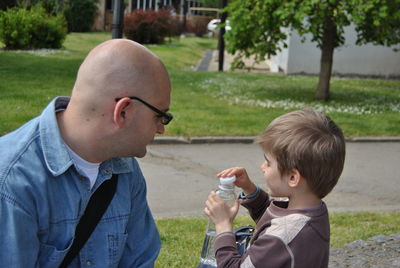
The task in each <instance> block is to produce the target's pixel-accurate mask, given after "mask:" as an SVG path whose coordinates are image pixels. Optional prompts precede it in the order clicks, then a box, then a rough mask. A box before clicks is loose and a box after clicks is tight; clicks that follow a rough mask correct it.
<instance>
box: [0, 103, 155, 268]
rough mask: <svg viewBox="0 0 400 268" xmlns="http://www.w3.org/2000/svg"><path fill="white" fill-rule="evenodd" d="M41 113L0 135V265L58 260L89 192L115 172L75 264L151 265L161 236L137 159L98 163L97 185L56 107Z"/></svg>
mask: <svg viewBox="0 0 400 268" xmlns="http://www.w3.org/2000/svg"><path fill="white" fill-rule="evenodd" d="M67 103H68V99H67V98H56V99H55V100H53V101H52V102H51V103H50V104H49V105H48V106H47V107H46V108H45V110H44V111H43V113H42V114H41V115H40V116H39V117H37V118H34V119H32V120H31V121H29V122H28V123H26V124H25V125H24V126H22V127H21V128H19V129H17V130H15V131H14V132H12V133H9V134H7V135H5V136H3V137H0V159H1V160H0V198H1V203H0V229H1V231H0V232H1V235H0V267H12V268H17V267H21V268H28V267H40V268H46V267H51V268H55V267H57V266H58V265H59V264H60V263H61V261H62V260H63V258H64V256H65V254H66V253H67V252H68V249H69V247H70V245H71V244H72V241H73V238H74V233H75V228H76V225H77V223H78V221H79V218H80V217H81V216H82V214H83V212H84V210H85V208H86V205H87V203H88V201H89V199H90V196H91V195H92V193H93V192H94V191H95V190H96V189H97V188H98V187H99V185H101V183H102V182H104V181H105V180H108V179H110V178H111V176H112V174H113V173H115V174H118V176H119V179H118V186H117V187H118V188H117V192H116V194H115V196H114V198H113V200H112V202H111V204H110V206H109V207H108V209H107V211H106V212H105V214H104V215H103V218H102V219H101V221H100V222H99V224H98V225H97V227H96V229H95V230H94V232H93V234H92V235H91V237H90V238H89V240H88V241H87V243H86V244H85V246H84V247H83V248H82V250H81V251H80V253H79V254H78V256H77V257H76V258H75V259H74V260H73V262H72V263H71V265H70V267H86V266H89V267H153V266H154V260H155V259H156V257H157V255H158V253H159V250H160V246H161V242H160V238H159V234H158V231H157V228H156V225H155V222H154V219H153V217H152V215H151V212H150V209H149V207H148V204H147V201H146V183H145V180H144V177H143V175H142V172H141V170H140V168H139V166H138V163H137V161H136V160H135V159H134V158H113V159H110V160H108V161H105V162H103V163H102V164H101V165H100V170H99V175H98V177H97V181H96V184H95V185H94V186H93V189H90V183H89V180H88V179H87V178H85V177H83V176H82V175H80V174H79V173H78V171H77V170H76V169H75V167H74V166H73V163H72V160H71V159H70V157H69V154H68V152H67V149H66V146H65V143H64V142H63V140H62V138H61V136H60V132H59V129H58V125H57V120H56V116H55V113H56V111H57V109H58V107H60V108H64V109H65V107H66V106H67Z"/></svg>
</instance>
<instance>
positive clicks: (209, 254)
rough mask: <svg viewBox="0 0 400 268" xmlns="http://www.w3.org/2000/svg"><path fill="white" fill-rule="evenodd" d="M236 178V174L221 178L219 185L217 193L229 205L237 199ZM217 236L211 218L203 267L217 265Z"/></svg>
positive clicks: (204, 249)
mask: <svg viewBox="0 0 400 268" xmlns="http://www.w3.org/2000/svg"><path fill="white" fill-rule="evenodd" d="M235 180H236V177H235V176H234V177H227V178H220V179H219V186H218V190H217V192H216V193H217V195H218V196H219V197H220V198H221V199H222V200H224V201H225V202H226V203H227V204H228V205H229V206H233V204H234V203H235V200H236V195H235V185H234V184H233V182H234V181H235ZM215 237H216V230H215V224H214V223H213V222H212V221H211V220H208V225H207V229H206V236H205V238H204V243H203V249H202V251H201V258H200V263H201V264H202V265H203V266H202V267H207V266H206V265H209V267H217V262H216V260H215V251H214V242H215Z"/></svg>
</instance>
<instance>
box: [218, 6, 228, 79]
mask: <svg viewBox="0 0 400 268" xmlns="http://www.w3.org/2000/svg"><path fill="white" fill-rule="evenodd" d="M227 2H228V0H221V2H220V7H221V9H224V8H225V7H226V5H227ZM227 16H228V14H227V13H226V12H223V13H221V16H220V22H221V24H223V23H225V21H226V17H227ZM218 32H219V34H218V50H219V54H218V71H220V72H222V71H224V51H225V41H224V34H225V26H224V27H221V28H220V29H219V31H218Z"/></svg>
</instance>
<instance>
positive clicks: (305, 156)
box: [256, 109, 345, 198]
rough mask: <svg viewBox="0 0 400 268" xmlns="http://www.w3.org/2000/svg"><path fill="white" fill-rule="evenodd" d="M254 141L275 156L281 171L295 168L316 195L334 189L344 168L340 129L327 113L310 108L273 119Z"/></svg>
mask: <svg viewBox="0 0 400 268" xmlns="http://www.w3.org/2000/svg"><path fill="white" fill-rule="evenodd" d="M256 143H259V144H260V145H261V146H262V148H263V150H264V151H265V152H268V153H270V154H272V155H273V156H274V157H275V158H276V160H277V162H278V169H279V171H280V173H281V174H288V173H289V172H291V171H292V170H293V169H297V170H298V171H299V173H300V175H301V176H302V177H303V178H304V179H305V180H306V181H307V184H308V185H309V187H310V189H311V191H312V192H314V193H315V194H316V195H317V196H318V197H319V198H323V197H325V196H326V195H327V194H328V193H329V192H330V191H331V190H332V189H333V187H334V186H335V185H336V183H337V181H338V179H339V177H340V174H341V173H342V170H343V166H344V159H345V140H344V136H343V133H342V131H341V130H340V128H339V127H338V126H337V125H336V124H335V123H334V122H333V121H332V120H331V119H330V118H329V117H328V116H326V115H324V114H322V113H319V112H317V111H315V110H312V109H303V110H299V111H294V112H290V113H287V114H284V115H282V116H280V117H278V118H276V119H275V120H273V121H272V122H271V124H270V125H269V126H268V127H267V128H266V130H265V131H264V133H263V134H261V135H260V136H259V137H257V139H256Z"/></svg>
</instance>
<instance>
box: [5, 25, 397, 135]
mask: <svg viewBox="0 0 400 268" xmlns="http://www.w3.org/2000/svg"><path fill="white" fill-rule="evenodd" d="M110 37H111V34H110V33H85V34H82V33H72V34H69V35H68V36H67V39H66V41H65V43H64V51H63V52H62V53H61V52H60V53H52V54H46V55H42V56H39V55H33V54H31V53H22V52H18V53H17V52H12V51H3V52H0V81H1V83H0V135H3V134H5V133H7V132H10V131H11V130H13V129H15V128H17V127H18V126H20V125H22V124H23V123H24V122H26V121H27V120H29V119H31V118H33V117H34V116H36V115H38V114H39V113H40V112H41V110H42V109H43V108H44V107H45V106H46V104H47V103H48V102H49V100H51V99H52V98H54V97H55V96H59V95H70V91H71V88H72V86H73V83H74V79H75V76H76V72H77V69H78V67H79V65H80V63H81V62H82V60H83V58H84V57H85V55H86V54H87V53H88V52H89V50H90V49H92V48H93V47H94V46H95V45H97V44H99V43H100V42H102V41H104V40H107V39H110ZM148 48H149V49H151V50H152V51H153V52H154V53H156V54H157V55H158V56H159V57H160V58H161V59H162V60H163V62H164V63H165V65H166V66H167V69H168V71H169V73H170V76H171V81H172V87H173V92H172V103H171V112H172V113H173V114H174V117H175V118H174V121H173V122H172V123H171V124H170V125H168V127H167V130H166V133H165V135H169V136H175V135H177V136H185V137H190V136H206V135H207V136H208V135H215V136H224V135H230V136H232V135H233V136H253V135H258V134H259V133H260V132H261V131H262V130H263V129H264V128H265V126H266V125H267V124H268V123H269V122H270V121H271V120H272V119H274V118H275V117H276V116H278V115H281V114H283V113H285V112H288V111H291V110H295V109H300V108H302V107H305V106H311V107H314V108H316V109H319V110H323V111H325V112H326V113H327V114H329V115H330V116H331V117H332V118H333V119H334V120H335V121H336V122H337V123H338V124H339V125H340V126H341V127H342V129H343V131H344V133H345V136H346V137H354V136H382V135H383V136H399V135H400V81H399V80H379V79H350V78H332V80H331V95H332V100H331V101H329V102H317V101H315V100H314V97H313V96H314V90H315V87H316V85H317V78H316V77H314V76H284V75H265V74H249V73H232V72H224V73H220V72H195V71H193V69H194V68H195V66H196V65H197V64H198V62H199V61H200V59H201V57H202V55H203V53H204V51H205V50H206V49H215V48H216V40H215V39H210V38H203V39H201V38H194V37H193V38H181V39H171V40H170V41H169V42H167V43H166V44H164V45H149V46H148Z"/></svg>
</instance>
